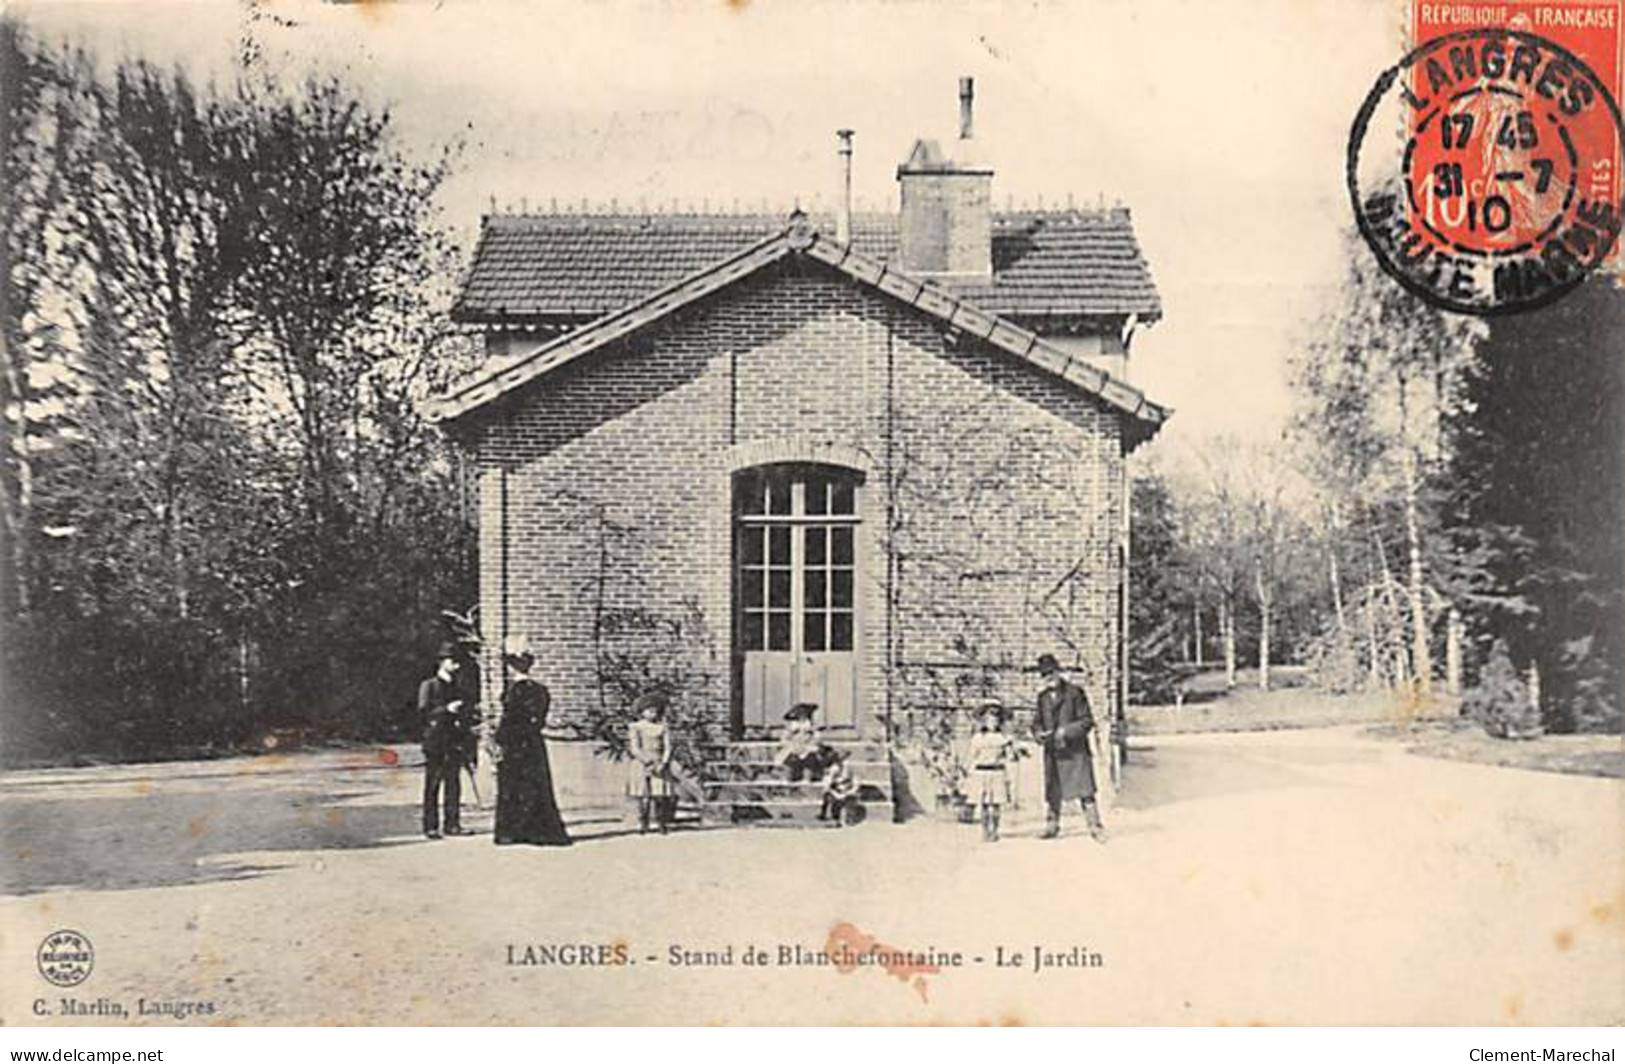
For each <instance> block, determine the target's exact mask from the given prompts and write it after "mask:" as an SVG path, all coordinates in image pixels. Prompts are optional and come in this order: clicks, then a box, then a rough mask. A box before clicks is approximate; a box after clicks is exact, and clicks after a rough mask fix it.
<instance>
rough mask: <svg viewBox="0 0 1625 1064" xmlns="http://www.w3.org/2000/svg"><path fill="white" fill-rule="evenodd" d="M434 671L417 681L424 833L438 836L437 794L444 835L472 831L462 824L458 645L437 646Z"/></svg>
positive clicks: (463, 726) (463, 728)
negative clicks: (442, 809) (442, 811)
mask: <svg viewBox="0 0 1625 1064" xmlns="http://www.w3.org/2000/svg"><path fill="white" fill-rule="evenodd" d="M439 657H440V665H439V668H437V669H436V670H435V674H434V675H433V676H431V677H429V678H428V679H427V680H424V681H423V683H421V684H420V685H418V712H419V713H420V714H422V719H423V834H424V835H426V836H428V837H429V838H431V839H438V838H440V828H441V824H440V808H439V806H440V798H441V794H442V792H444V795H445V799H444V800H445V813H446V819H445V832H446V834H447V835H472V834H473V832H472V831H468V830H467V829H465V828H464V827H463V826H462V796H463V795H462V791H463V788H462V781H461V779H460V778H459V775H458V774H459V773H460V772H462V769H463V756H464V748H465V745H466V741H467V730H468V722H467V720H466V719H465V717H464V709H465V707H464V704H463V699H462V697H461V695H462V692H461V691H459V690H458V685H457V648H456V647H455V646H453V645H452V644H450V643H447V644H445V645H443V646H442V647H441V648H440V655H439Z"/></svg>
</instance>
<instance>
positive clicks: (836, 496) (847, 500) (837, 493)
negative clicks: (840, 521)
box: [829, 481, 857, 514]
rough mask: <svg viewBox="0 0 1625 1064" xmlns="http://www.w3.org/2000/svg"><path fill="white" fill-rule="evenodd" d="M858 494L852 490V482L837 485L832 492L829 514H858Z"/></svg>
mask: <svg viewBox="0 0 1625 1064" xmlns="http://www.w3.org/2000/svg"><path fill="white" fill-rule="evenodd" d="M856 496H857V493H856V492H855V491H853V490H852V482H851V481H846V482H844V483H841V484H836V485H834V487H833V490H832V491H831V492H830V505H829V512H830V513H832V514H850V513H856V512H857V510H856Z"/></svg>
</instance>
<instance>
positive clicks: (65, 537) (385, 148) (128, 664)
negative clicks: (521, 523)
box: [0, 22, 473, 756]
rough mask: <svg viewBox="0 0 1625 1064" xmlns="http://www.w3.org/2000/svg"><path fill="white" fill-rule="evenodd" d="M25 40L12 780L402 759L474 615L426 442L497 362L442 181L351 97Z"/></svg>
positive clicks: (437, 454)
mask: <svg viewBox="0 0 1625 1064" xmlns="http://www.w3.org/2000/svg"><path fill="white" fill-rule="evenodd" d="M0 31H3V32H0V48H4V49H5V54H4V56H0V59H4V63H3V66H4V77H5V78H6V79H7V80H6V83H5V88H6V95H5V99H4V103H5V110H4V114H5V126H4V130H3V132H4V144H3V147H4V152H3V165H4V167H5V168H6V170H5V174H6V176H7V181H6V185H5V189H4V190H0V193H3V194H4V195H5V196H6V204H5V205H6V208H7V209H6V212H5V220H4V221H5V226H6V228H5V231H4V235H5V242H4V255H5V259H4V267H5V270H4V273H3V276H0V281H3V284H0V296H3V304H0V311H3V313H0V328H3V329H4V331H5V335H4V341H5V343H4V348H5V355H6V359H5V362H4V365H3V367H0V368H3V369H4V370H5V373H4V374H3V375H0V376H3V380H4V387H5V389H6V392H5V396H4V398H5V400H6V401H5V403H4V408H3V409H4V413H5V416H6V433H7V435H6V441H5V443H6V447H5V448H4V454H5V462H4V471H3V472H4V476H3V487H4V491H3V492H0V495H3V497H4V498H3V501H4V507H3V516H4V518H5V521H4V525H3V527H4V531H5V535H6V537H7V539H6V547H7V559H8V561H9V562H11V563H12V564H10V565H8V566H7V570H8V575H11V576H13V577H14V578H15V579H14V580H13V581H12V582H11V584H10V585H8V587H7V588H6V591H7V594H6V595H5V602H4V606H5V623H6V625H7V638H6V651H7V654H8V657H9V658H10V659H11V660H9V661H8V662H7V665H8V667H7V669H6V672H7V680H8V683H11V684H13V686H14V688H15V689H16V690H17V691H18V692H21V693H22V697H21V698H20V699H19V705H20V706H21V707H23V711H22V713H21V714H20V719H22V720H24V721H25V722H26V725H27V726H26V728H23V729H22V730H23V731H25V732H26V734H25V735H24V736H23V738H24V739H25V740H26V741H25V742H23V743H20V744H16V743H8V745H7V753H8V754H10V755H12V756H19V755H30V754H40V753H46V754H49V753H52V752H60V751H63V750H81V751H83V750H90V749H100V750H101V751H103V752H105V753H112V754H122V755H124V756H142V755H157V754H163V753H171V752H174V751H176V750H179V749H183V748H189V749H198V748H202V747H208V746H211V745H212V746H216V747H219V746H222V745H230V744H234V743H238V742H241V741H242V740H244V739H246V738H248V737H249V736H251V735H252V734H254V733H256V732H263V731H264V730H266V729H269V728H272V727H276V726H280V725H285V724H299V725H301V726H308V727H310V728H312V729H314V730H316V731H319V732H323V733H327V734H353V735H376V734H382V733H384V732H386V731H387V730H389V729H390V728H391V727H392V725H393V724H394V722H393V721H392V720H391V719H390V718H389V714H388V712H387V711H386V707H389V706H391V705H393V704H396V703H398V702H399V701H401V700H403V699H405V698H407V697H408V696H409V693H410V690H411V688H412V686H413V685H414V683H415V681H416V680H417V679H418V678H419V677H418V676H417V675H416V673H417V671H418V669H419V667H420V663H421V661H422V660H423V659H424V658H425V657H426V649H427V646H428V645H429V644H430V643H431V641H432V640H433V639H434V638H435V636H434V624H433V618H434V617H435V616H436V614H437V613H438V611H439V609H440V608H442V607H444V606H447V605H456V606H459V607H461V606H464V605H466V603H467V602H468V601H469V599H471V598H472V596H473V541H472V532H471V528H470V522H469V514H468V510H467V507H466V506H465V505H463V500H462V498H461V494H462V490H463V481H462V474H461V470H460V469H459V468H458V466H457V465H456V463H455V462H454V461H453V460H452V459H451V457H450V455H449V453H448V451H447V448H446V445H445V444H444V443H443V441H441V440H440V439H439V437H438V436H437V434H436V433H435V431H434V430H433V428H432V426H429V425H427V424H426V423H425V422H424V421H423V420H422V419H421V418H420V417H419V416H418V414H417V404H418V402H419V401H421V399H423V398H424V397H425V396H426V395H427V394H428V393H429V392H431V391H434V390H436V389H438V388H439V387H440V386H442V385H443V384H444V383H445V382H446V381H447V379H448V378H449V376H450V375H451V374H453V373H456V372H458V371H460V370H461V369H462V368H464V367H466V366H467V364H468V363H469V362H470V361H471V359H472V357H473V351H472V345H471V344H470V343H469V342H468V341H467V340H466V339H465V338H463V337H461V336H459V335H456V334H454V333H453V332H452V331H451V330H450V327H449V325H448V323H447V321H446V316H445V308H446V306H447V305H448V304H449V292H448V290H447V285H448V283H449V279H450V278H452V277H454V276H455V275H456V273H457V269H456V264H455V256H456V249H455V248H454V247H452V245H451V244H450V242H449V241H447V240H446V239H445V237H444V236H443V234H442V233H441V231H440V230H439V229H438V227H437V219H436V217H435V216H434V212H433V209H432V206H431V204H432V196H433V193H434V190H435V188H436V187H437V185H438V182H439V180H440V179H441V177H443V175H444V173H445V171H446V168H447V166H448V165H449V157H448V156H447V155H445V154H441V155H440V156H439V157H438V158H437V159H435V160H433V161H431V162H429V163H424V164H420V163H416V162H414V161H413V160H412V158H411V157H410V156H409V155H408V154H407V153H406V152H404V151H403V150H402V148H401V147H400V145H399V144H398V142H397V140H396V138H395V136H394V134H393V132H392V129H391V127H390V123H389V121H388V118H387V113H382V112H377V111H375V110H373V109H370V108H369V107H368V106H367V105H365V104H364V103H362V102H360V101H359V98H357V97H355V96H354V95H353V94H352V93H350V92H349V91H348V90H347V89H345V88H344V87H343V86H342V85H341V84H340V83H338V82H336V81H331V80H329V81H316V82H312V83H308V84H305V85H304V86H303V87H302V88H295V89H293V90H287V89H284V88H283V87H282V86H280V85H278V84H277V83H276V82H275V81H271V80H264V79H261V80H258V81H256V82H254V83H253V84H252V87H249V86H248V85H247V84H243V85H238V86H235V87H233V88H232V89H230V90H227V91H216V90H214V89H206V90H200V89H198V88H197V87H196V86H195V85H194V84H193V83H192V82H191V81H190V80H189V79H188V78H187V77H186V76H185V75H184V74H181V73H173V74H165V73H160V72H159V71H157V70H156V69H154V68H152V67H151V66H149V65H147V64H145V63H142V62H140V61H139V60H135V61H130V62H126V63H123V64H121V65H119V66H117V67H116V68H115V69H114V70H113V71H112V72H111V74H110V75H109V76H108V77H105V78H103V77H100V76H98V75H97V74H96V73H95V67H94V64H93V63H92V62H91V61H90V60H89V59H88V58H87V57H83V56H77V55H75V56H68V55H66V54H63V55H57V54H55V53H51V52H48V51H47V50H44V49H42V48H40V47H38V46H36V45H34V44H32V43H31V42H30V41H29V39H28V38H27V36H26V35H25V34H23V33H22V32H21V31H20V30H18V29H17V28H16V27H15V26H14V25H13V24H11V23H7V22H0ZM19 635H21V637H22V638H14V637H17V636H19ZM70 651H71V652H72V653H73V654H74V656H75V657H76V658H81V659H82V658H84V657H86V656H89V657H90V658H91V659H93V660H96V661H97V662H98V668H96V669H93V670H61V669H59V668H56V667H55V664H56V662H57V661H59V660H60V659H61V657H62V655H63V654H65V653H67V652H70ZM13 666H15V667H13ZM8 694H10V692H8Z"/></svg>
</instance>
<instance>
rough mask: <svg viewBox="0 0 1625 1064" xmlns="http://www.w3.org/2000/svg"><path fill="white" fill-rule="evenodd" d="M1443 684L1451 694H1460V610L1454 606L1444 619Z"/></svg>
mask: <svg viewBox="0 0 1625 1064" xmlns="http://www.w3.org/2000/svg"><path fill="white" fill-rule="evenodd" d="M1444 684H1445V690H1446V691H1449V692H1450V693H1451V694H1452V695H1459V694H1461V612H1460V611H1459V610H1457V609H1456V607H1454V606H1452V607H1450V617H1449V619H1448V620H1447V621H1445V644H1444Z"/></svg>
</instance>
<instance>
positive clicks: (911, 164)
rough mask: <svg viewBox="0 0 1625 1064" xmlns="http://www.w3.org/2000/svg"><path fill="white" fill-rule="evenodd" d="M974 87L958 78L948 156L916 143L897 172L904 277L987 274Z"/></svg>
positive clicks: (986, 215)
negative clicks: (954, 132) (954, 133)
mask: <svg viewBox="0 0 1625 1064" xmlns="http://www.w3.org/2000/svg"><path fill="white" fill-rule="evenodd" d="M974 104H975V97H974V85H973V84H972V82H971V79H970V78H960V79H959V140H958V141H957V142H956V143H955V145H954V154H953V156H952V157H951V158H950V157H949V156H948V155H947V154H946V153H944V152H943V150H942V147H941V146H940V145H939V144H938V143H937V142H936V141H934V140H917V141H915V142H914V150H913V151H911V152H910V153H909V156H908V159H907V160H906V161H905V162H904V163H903V165H901V166H899V167H898V168H897V182H898V184H899V185H900V186H901V189H902V201H903V211H902V218H901V220H900V222H899V227H898V228H899V232H898V264H899V265H900V266H901V267H902V268H903V269H904V270H905V271H907V272H909V273H918V274H960V275H969V276H980V277H986V276H989V275H990V274H992V272H993V168H992V167H990V166H987V165H985V164H982V163H979V162H976V161H975V160H976V159H977V158H978V153H977V151H976V143H975V140H974V138H973V136H972V109H973V105H974Z"/></svg>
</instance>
